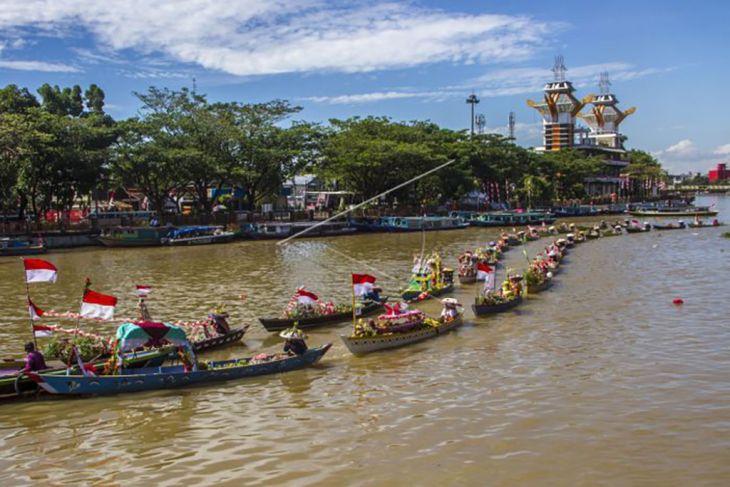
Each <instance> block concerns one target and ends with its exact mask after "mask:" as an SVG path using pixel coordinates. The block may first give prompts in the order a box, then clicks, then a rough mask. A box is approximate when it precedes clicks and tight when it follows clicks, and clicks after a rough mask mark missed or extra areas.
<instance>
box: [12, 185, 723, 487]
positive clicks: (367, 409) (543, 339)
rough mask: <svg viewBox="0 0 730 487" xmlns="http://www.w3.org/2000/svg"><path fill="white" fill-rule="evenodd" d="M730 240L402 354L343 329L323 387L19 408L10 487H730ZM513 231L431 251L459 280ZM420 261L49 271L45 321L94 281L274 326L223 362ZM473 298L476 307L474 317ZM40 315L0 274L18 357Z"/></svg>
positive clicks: (176, 252) (678, 243)
mask: <svg viewBox="0 0 730 487" xmlns="http://www.w3.org/2000/svg"><path fill="white" fill-rule="evenodd" d="M698 203H700V204H712V203H716V204H717V205H718V208H720V210H721V214H720V217H719V218H720V219H721V220H725V221H729V222H730V198H728V197H706V198H701V199H700V200H699V201H698ZM729 229H730V227H724V228H706V229H697V230H691V229H690V230H684V231H671V232H650V233H645V234H635V235H629V236H623V237H615V238H605V239H600V240H597V241H592V242H589V243H587V244H585V245H582V246H579V247H577V248H576V249H575V250H574V251H572V252H571V253H570V255H569V256H568V257H567V259H566V263H565V265H564V266H563V267H562V268H561V272H560V274H558V275H557V276H556V278H555V285H554V286H553V287H552V288H551V289H550V290H549V291H547V292H545V293H542V294H540V295H536V296H533V297H530V299H529V300H528V301H527V303H525V304H523V305H522V306H520V307H518V308H517V309H516V310H515V311H514V312H511V313H507V314H504V315H497V316H492V317H484V318H475V317H474V316H473V315H472V313H471V311H470V310H468V311H467V315H466V323H465V326H463V327H462V328H460V329H458V330H457V331H456V332H453V333H449V334H447V335H444V336H441V337H439V338H436V339H434V340H430V341H426V342H423V343H421V344H417V345H414V346H410V347H406V348H402V349H397V350H393V351H386V352H382V353H376V354H371V355H369V356H366V357H362V358H358V357H355V356H352V355H350V353H349V352H348V351H347V349H346V348H345V347H344V345H343V344H342V343H341V342H340V339H339V335H340V334H343V333H347V332H348V331H349V325H348V324H340V325H335V326H330V327H326V328H321V329H318V330H313V331H312V332H310V333H309V337H310V338H309V343H310V345H311V344H318V343H323V342H328V341H331V342H333V343H334V346H333V348H332V350H331V351H330V352H329V353H328V354H327V355H326V356H325V358H324V360H323V361H322V362H321V363H320V364H319V365H318V366H316V367H313V368H310V369H306V370H302V371H297V372H293V373H289V374H285V375H280V376H269V377H262V378H257V379H253V380H244V381H239V382H231V383H226V384H217V385H213V386H209V387H198V388H191V389H183V390H171V391H162V392H154V393H141V394H132V395H120V396H116V397H100V398H89V399H82V400H60V401H59V400H32V401H22V402H18V401H14V402H10V403H4V404H0V452H2V453H1V454H0V485H8V486H9V485H28V484H43V485H105V486H106V485H122V484H127V485H153V484H156V485H208V484H217V485H264V484H265V485H280V484H289V485H297V486H300V485H315V484H316V485H368V486H369V485H404V484H411V485H439V486H441V485H479V486H481V485H495V486H512V485H520V486H521V485H531V486H532V485H534V486H545V485H555V486H568V485H581V486H582V485H585V486H593V485H612V486H613V485H632V486H634V485H661V486H667V485H677V486H680V485H681V486H689V485H692V486H698V485H718V486H719V485H728V482H730V292H729V291H728V290H729V289H730V286H728V280H729V279H730V272H729V271H730V239H723V238H720V236H719V235H720V233H722V232H723V231H727V230H729ZM496 234H497V231H496V230H489V229H468V230H464V231H451V232H434V233H429V234H427V238H426V241H427V246H428V247H429V248H431V249H435V250H439V251H440V252H441V253H442V255H443V256H444V259H445V261H446V262H447V263H450V264H451V265H454V266H455V265H456V257H457V256H458V254H459V253H460V252H462V251H463V250H465V249H467V248H469V247H476V246H480V245H483V244H484V243H485V242H486V241H488V240H490V239H492V238H494V237H495V236H496ZM420 244H421V235H420V234H390V235H387V234H374V235H357V236H350V237H342V238H332V239H312V240H302V241H298V242H295V243H293V244H292V245H288V246H286V247H284V248H280V247H278V246H276V245H275V244H274V243H273V242H238V243H233V244H228V245H220V246H206V247H198V248H181V249H178V248H150V249H104V248H98V249H97V248H87V249H77V250H73V251H66V252H54V253H51V254H48V260H51V261H53V262H54V263H56V265H57V266H58V268H59V280H58V283H57V284H55V285H45V284H38V285H34V286H33V287H32V289H31V292H32V294H33V296H34V299H35V301H36V302H37V304H38V305H40V306H41V307H43V308H45V309H55V310H69V309H73V310H76V309H77V306H78V305H77V303H78V301H79V295H80V292H81V290H82V287H83V280H84V277H85V276H89V277H91V278H92V280H93V282H94V289H95V290H98V291H100V292H108V293H111V294H115V295H116V296H118V297H119V298H120V306H119V308H118V311H117V313H118V314H119V315H121V316H124V315H131V314H133V309H134V305H135V297H134V285H135V284H149V285H151V286H152V287H153V294H152V296H151V298H150V300H149V305H150V308H151V311H152V312H153V314H154V316H155V317H156V318H174V319H184V320H194V319H199V318H202V317H204V316H205V314H206V313H207V312H208V311H209V309H210V308H211V307H212V305H214V304H216V303H225V304H226V305H227V308H228V311H229V312H230V313H231V315H232V322H233V323H236V324H237V323H251V325H252V326H251V329H250V331H249V333H247V335H246V336H245V337H244V341H243V342H242V344H241V345H238V346H235V347H232V348H229V349H225V350H223V351H220V352H216V353H214V354H211V355H209V356H208V357H220V358H225V357H234V356H245V355H249V354H253V353H256V352H258V351H260V350H264V351H273V350H278V349H279V348H280V347H281V340H280V339H279V338H278V337H276V336H273V335H271V334H268V333H266V332H265V330H264V329H263V328H262V327H261V326H260V325H259V324H258V322H257V321H256V317H257V316H261V315H272V314H276V313H278V311H279V310H280V309H281V307H283V306H284V304H285V303H286V301H287V300H288V298H289V296H290V295H291V293H292V292H293V290H294V289H295V288H296V287H297V286H299V285H306V286H307V288H308V289H311V290H312V291H314V292H316V293H318V294H319V295H320V297H323V298H331V299H334V300H337V301H347V300H349V287H348V286H349V284H348V278H349V277H348V276H349V273H350V272H353V271H354V272H363V271H365V272H367V271H368V269H367V268H364V267H362V266H359V265H357V264H356V263H355V262H353V261H351V260H348V259H345V258H343V257H342V255H341V254H343V253H344V254H345V255H348V256H350V257H351V258H353V259H358V260H363V261H366V262H368V263H371V264H372V265H374V266H375V267H377V268H378V269H381V270H383V271H385V272H386V273H388V274H391V275H394V276H395V277H400V278H402V282H394V281H391V280H388V279H385V278H381V279H380V281H381V282H382V284H383V285H384V287H385V288H386V290H390V291H394V290H396V289H397V288H398V286H399V285H400V284H403V282H405V280H406V277H407V273H408V270H409V263H410V260H411V256H412V254H413V253H414V252H415V251H417V250H418V249H419V248H420ZM542 245H544V241H538V242H533V243H530V244H529V246H528V249H529V250H530V254H534V253H535V252H536V251H537V250H538V249H539V248H540V247H541V246H542ZM505 256H506V259H505V261H504V263H505V266H504V267H500V271H499V272H500V273H501V272H503V271H504V268H505V267H513V268H522V267H524V265H525V260H524V256H523V255H522V254H521V252H520V251H519V250H513V251H510V252H508V253H507V254H505ZM244 293H245V294H246V295H247V296H248V298H247V299H246V300H242V299H241V295H242V294H244ZM473 295H474V288H473V287H471V286H465V287H461V288H458V289H457V291H456V292H455V293H454V297H456V298H458V299H459V300H460V301H462V302H463V303H465V304H467V305H468V304H470V303H471V301H472V299H473ZM675 297H681V298H682V299H683V300H684V302H685V304H684V305H682V306H675V305H673V304H672V300H673V299H674V298H675ZM24 299H25V297H24V288H23V281H22V269H21V267H20V264H19V261H18V260H17V259H2V260H0V354H1V355H2V356H13V355H16V356H17V355H19V354H20V351H21V350H22V344H23V342H25V341H27V339H28V338H29V337H28V335H29V334H28V323H27V318H26V314H25V313H26V311H25V303H24ZM423 309H424V310H425V311H427V312H429V313H438V311H439V305H438V303H437V302H427V303H425V304H424V305H423ZM85 326H89V325H85ZM89 329H95V330H105V331H106V332H108V333H111V332H112V330H113V326H112V325H94V326H89ZM206 358H207V357H206Z"/></svg>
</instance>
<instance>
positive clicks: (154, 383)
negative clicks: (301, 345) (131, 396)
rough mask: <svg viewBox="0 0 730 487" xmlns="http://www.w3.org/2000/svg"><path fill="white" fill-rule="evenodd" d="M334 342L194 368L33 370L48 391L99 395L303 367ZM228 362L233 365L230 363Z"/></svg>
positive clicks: (163, 387) (313, 362) (175, 386)
mask: <svg viewBox="0 0 730 487" xmlns="http://www.w3.org/2000/svg"><path fill="white" fill-rule="evenodd" d="M331 345H332V344H327V345H324V346H322V347H318V348H313V349H309V350H307V351H306V352H305V353H304V354H303V355H295V356H290V357H286V358H282V359H280V360H272V361H270V362H263V363H259V364H254V365H235V364H236V363H238V362H237V361H236V360H226V361H222V362H213V363H211V364H210V365H211V367H213V368H210V369H207V370H197V371H191V372H184V371H183V368H182V366H175V367H161V368H159V369H154V368H152V369H141V370H139V371H138V373H136V374H123V375H113V376H93V377H86V376H83V375H63V376H57V375H51V374H37V373H32V374H31V378H32V379H33V380H34V381H35V382H36V383H37V384H38V385H39V386H40V387H42V388H43V389H44V390H45V391H46V392H49V393H51V394H60V395H74V396H97V395H108V394H120V393H126V392H142V391H153V390H158V389H174V388H178V387H186V386H190V385H196V384H198V385H204V384H211V383H215V382H223V381H229V380H236V379H244V378H247V377H256V376H260V375H269V374H279V373H282V372H289V371H292V370H297V369H301V368H303V367H307V366H309V365H313V364H315V363H316V362H318V361H319V360H320V359H321V358H322V356H324V354H325V353H327V350H329V348H330V347H331ZM228 364H230V365H231V366H226V365H228ZM215 367H219V368H215Z"/></svg>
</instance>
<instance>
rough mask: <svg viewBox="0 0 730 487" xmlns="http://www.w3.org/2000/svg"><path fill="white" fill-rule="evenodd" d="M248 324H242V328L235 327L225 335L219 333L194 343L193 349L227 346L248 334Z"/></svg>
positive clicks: (203, 349) (201, 350)
mask: <svg viewBox="0 0 730 487" xmlns="http://www.w3.org/2000/svg"><path fill="white" fill-rule="evenodd" d="M248 326H249V325H246V326H242V327H240V328H233V329H231V331H229V332H228V333H226V334H225V335H218V336H215V337H212V338H206V339H205V340H199V341H197V342H194V343H193V350H195V351H196V352H204V351H206V350H213V349H216V348H221V347H225V346H226V345H230V344H231V343H236V342H238V341H241V339H242V338H243V335H245V334H246V331H247V330H248Z"/></svg>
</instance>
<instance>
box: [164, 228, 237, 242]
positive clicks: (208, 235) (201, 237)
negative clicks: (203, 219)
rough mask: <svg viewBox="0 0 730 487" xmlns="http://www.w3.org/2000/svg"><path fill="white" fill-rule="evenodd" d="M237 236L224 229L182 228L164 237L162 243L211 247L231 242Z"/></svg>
mask: <svg viewBox="0 0 730 487" xmlns="http://www.w3.org/2000/svg"><path fill="white" fill-rule="evenodd" d="M235 236H236V233H235V232H231V231H225V230H223V227H216V226H204V227H181V228H176V229H174V230H172V231H171V232H170V233H169V235H168V236H167V237H162V238H161V239H160V242H161V243H162V244H163V245H210V244H216V243H225V242H230V241H232V240H233V239H234V238H235Z"/></svg>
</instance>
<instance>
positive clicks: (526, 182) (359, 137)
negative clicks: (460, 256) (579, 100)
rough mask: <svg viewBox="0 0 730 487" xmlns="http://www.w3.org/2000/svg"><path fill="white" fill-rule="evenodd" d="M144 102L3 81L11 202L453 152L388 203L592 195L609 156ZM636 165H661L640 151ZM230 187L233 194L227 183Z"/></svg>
mask: <svg viewBox="0 0 730 487" xmlns="http://www.w3.org/2000/svg"><path fill="white" fill-rule="evenodd" d="M135 95H136V97H137V99H138V100H139V102H140V108H139V110H138V114H137V115H136V116H134V117H130V118H128V119H124V120H114V119H113V118H112V117H111V116H109V115H108V114H107V113H105V111H104V105H105V95H104V91H103V90H102V89H101V88H99V87H98V86H96V85H93V84H92V85H91V86H89V87H88V88H87V89H85V90H82V88H81V87H79V86H73V87H65V88H60V87H58V86H50V85H48V84H45V85H43V86H41V87H40V88H39V89H38V90H37V95H34V94H33V93H31V92H30V91H29V90H28V89H27V88H20V87H18V86H16V85H8V86H6V87H5V88H2V89H0V213H3V214H11V213H18V214H20V215H26V214H32V215H36V216H38V215H41V214H43V213H44V212H46V211H48V210H56V211H58V212H68V211H70V210H71V209H72V207H74V205H75V204H78V202H79V201H87V202H89V203H90V202H91V195H92V194H93V193H94V192H95V191H96V192H97V193H98V192H102V191H113V190H115V189H117V188H135V189H136V190H137V191H139V192H141V193H142V194H144V196H145V197H146V198H147V199H148V201H149V202H150V204H151V207H152V208H154V209H155V210H157V211H158V212H161V211H162V209H164V208H165V204H166V202H167V201H168V200H169V199H170V198H172V199H176V198H177V199H179V198H181V197H183V196H185V197H187V198H188V199H189V200H191V201H192V206H193V209H194V211H196V212H200V213H210V212H211V211H212V209H213V208H214V206H215V205H216V204H217V203H220V202H221V200H220V199H218V200H216V199H215V198H211V194H218V195H220V194H222V193H223V190H230V189H231V188H240V190H241V194H242V196H241V197H240V198H239V199H240V201H237V202H236V203H237V206H239V207H241V208H245V209H249V210H254V209H256V208H258V207H260V205H261V204H262V203H266V202H276V201H277V199H278V196H279V195H280V194H281V187H282V184H283V183H284V182H285V181H286V180H288V179H290V178H291V177H293V176H295V175H301V174H316V175H318V176H320V177H321V178H322V180H323V181H325V184H326V185H327V187H328V188H330V189H337V190H343V191H348V192H351V193H353V195H355V198H367V197H370V196H373V195H375V194H377V193H379V192H382V191H384V190H386V189H389V188H391V187H393V186H395V185H397V184H399V183H401V182H403V181H406V180H408V179H410V178H412V177H414V176H416V175H417V174H420V173H423V172H424V171H426V170H428V169H430V168H433V167H436V166H437V165H439V164H442V163H444V162H446V161H449V160H452V159H453V160H455V161H456V162H455V163H454V164H452V165H450V166H449V167H448V168H446V169H444V170H442V171H439V172H438V173H435V174H433V175H431V176H429V177H426V178H423V179H421V180H419V181H418V182H417V183H415V184H414V185H411V186H408V187H405V188H403V189H401V190H400V191H398V192H395V193H392V194H390V195H389V197H388V199H387V201H386V202H385V203H387V204H395V203H396V202H397V203H400V204H404V205H412V206H422V205H427V206H435V205H439V204H444V203H448V202H453V201H456V200H459V199H460V198H462V197H463V196H465V195H467V194H469V193H470V192H471V191H473V190H481V191H485V192H486V193H487V194H488V195H489V196H490V199H491V200H493V201H520V202H523V203H528V204H545V203H549V202H550V201H554V200H569V199H580V198H584V197H585V196H586V192H585V186H584V184H583V180H584V178H586V177H589V176H594V175H598V174H600V172H601V161H600V160H599V159H598V158H595V157H588V156H586V155H585V154H584V153H582V152H579V151H561V152H555V153H537V152H534V151H532V150H528V149H525V148H523V147H520V146H518V145H516V144H515V143H514V141H513V140H511V139H509V138H506V137H503V136H500V135H497V134H476V135H473V136H470V135H469V134H468V133H467V132H466V131H454V130H450V129H446V128H443V127H440V126H438V125H436V124H434V123H432V122H429V121H410V122H398V121H393V120H391V119H389V118H387V117H366V118H360V117H353V118H349V119H346V120H337V119H333V120H330V121H329V123H327V124H319V123H311V122H306V121H298V120H293V118H294V117H295V116H296V115H297V114H299V112H300V111H301V107H298V106H295V105H292V104H291V103H289V102H288V101H286V100H272V101H269V102H266V103H249V104H247V103H240V102H211V101H209V100H208V99H207V97H206V96H205V95H203V94H199V93H196V92H194V91H191V90H188V89H185V88H183V89H181V90H170V89H166V88H156V87H150V88H149V89H148V90H147V91H146V92H144V93H135ZM632 159H633V160H634V162H633V163H632V165H631V166H630V167H629V172H631V173H632V174H636V175H639V176H640V177H649V176H648V175H653V176H657V177H659V176H661V175H662V174H663V171H662V170H661V167H660V166H659V164H658V162H657V161H656V160H655V159H654V158H653V157H652V156H651V155H650V154H648V153H645V152H641V151H633V153H632ZM228 198H230V196H229V197H228Z"/></svg>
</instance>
